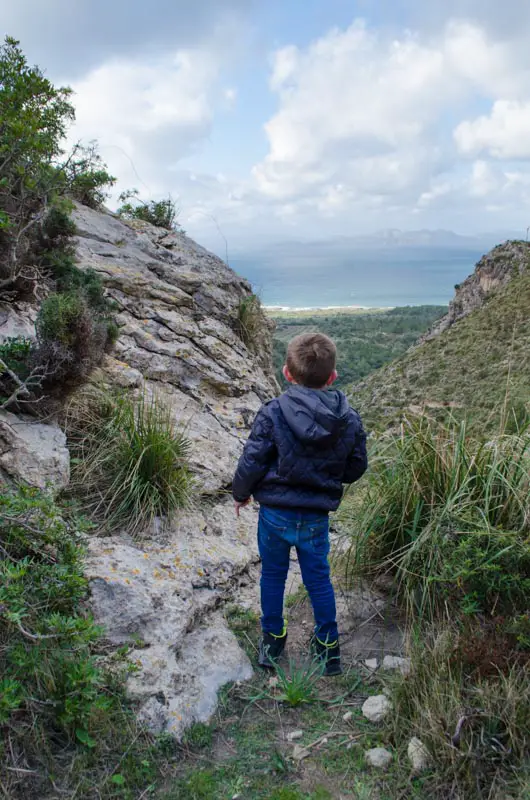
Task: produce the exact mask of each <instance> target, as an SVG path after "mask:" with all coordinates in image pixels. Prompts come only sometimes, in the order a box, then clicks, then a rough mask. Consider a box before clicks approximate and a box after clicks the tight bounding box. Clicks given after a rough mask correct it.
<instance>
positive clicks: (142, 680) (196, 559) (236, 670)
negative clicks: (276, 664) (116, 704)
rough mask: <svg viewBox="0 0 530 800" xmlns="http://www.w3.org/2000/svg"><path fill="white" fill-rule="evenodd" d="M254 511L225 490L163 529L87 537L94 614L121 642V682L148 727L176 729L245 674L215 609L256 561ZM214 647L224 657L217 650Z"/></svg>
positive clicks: (205, 712) (203, 714) (203, 712)
mask: <svg viewBox="0 0 530 800" xmlns="http://www.w3.org/2000/svg"><path fill="white" fill-rule="evenodd" d="M255 528H256V519H255V515H254V514H252V513H251V512H250V511H249V513H248V514H245V516H244V517H243V516H242V517H241V518H240V519H238V520H236V519H235V517H234V513H233V508H232V504H231V502H230V501H229V499H225V500H224V501H222V502H218V503H216V504H214V505H212V506H210V507H203V508H202V509H201V510H195V511H189V512H186V513H183V514H181V515H180V517H179V519H178V520H177V521H176V522H175V524H174V526H173V527H172V529H171V530H170V531H168V532H167V533H166V534H165V535H164V536H163V537H161V536H156V534H155V535H153V534H152V535H151V537H150V539H148V538H147V537H146V538H144V539H143V540H142V541H141V542H135V541H132V540H129V539H127V538H126V537H124V536H115V537H110V538H100V539H98V538H92V539H90V540H89V545H88V547H89V557H88V562H87V574H88V577H89V579H90V583H91V589H92V607H93V610H94V614H95V617H96V621H97V622H99V623H101V624H102V625H103V626H104V627H105V630H106V635H107V637H108V638H109V639H110V641H111V642H112V643H114V644H124V643H129V644H130V645H131V647H132V649H131V651H130V654H129V658H130V660H131V662H132V664H133V665H134V666H135V667H136V671H135V672H134V673H133V675H132V677H131V678H130V680H129V690H130V692H131V694H132V695H133V696H134V697H135V698H136V699H137V701H138V703H139V715H140V718H141V719H143V720H144V721H145V722H146V723H147V724H148V725H149V727H150V728H151V729H152V730H154V731H156V732H158V733H160V732H162V731H166V732H169V733H172V734H174V735H176V736H180V735H181V733H182V732H183V731H184V730H185V728H186V727H188V726H189V725H190V724H191V723H193V722H196V721H205V720H206V719H207V717H208V716H209V715H210V714H211V713H212V712H213V711H214V710H215V706H216V697H217V691H218V689H219V688H220V687H221V686H222V685H223V684H224V683H227V682H228V681H238V680H243V679H245V678H248V677H250V675H251V674H252V669H251V667H250V664H249V661H248V658H247V656H246V655H245V653H244V652H243V651H242V650H241V649H240V648H239V645H238V644H237V641H236V640H235V638H234V637H233V635H232V633H231V632H230V631H229V629H228V627H227V625H226V622H225V620H224V618H223V616H222V614H220V613H215V611H216V609H217V608H218V607H219V606H220V605H221V604H222V603H223V601H224V600H227V599H231V598H232V597H233V596H234V595H236V594H237V590H238V586H239V584H240V582H241V581H244V580H245V574H246V572H247V570H248V568H249V566H250V565H251V564H252V563H253V562H254V561H256V560H257V549H256V544H255V539H256V536H255ZM221 654H222V656H221Z"/></svg>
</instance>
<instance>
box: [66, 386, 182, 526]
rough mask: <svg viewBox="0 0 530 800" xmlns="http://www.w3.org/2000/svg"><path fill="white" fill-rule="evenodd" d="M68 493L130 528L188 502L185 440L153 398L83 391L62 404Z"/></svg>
mask: <svg viewBox="0 0 530 800" xmlns="http://www.w3.org/2000/svg"><path fill="white" fill-rule="evenodd" d="M67 432H68V438H69V443H70V448H71V452H72V456H73V471H72V482H71V486H72V490H73V491H74V493H75V494H77V495H78V496H79V497H80V498H81V500H82V503H83V505H84V508H85V509H86V511H88V512H90V513H91V514H92V515H94V516H95V517H97V518H100V519H101V520H102V522H103V523H104V524H105V525H106V526H107V527H109V528H119V527H126V528H127V530H129V531H131V532H137V531H139V530H140V529H142V528H146V527H147V526H148V525H149V524H150V523H151V522H152V521H153V519H154V518H155V517H168V518H171V516H172V515H173V514H174V513H175V512H176V511H177V510H178V509H180V508H183V507H184V506H186V505H187V504H188V502H189V499H190V493H191V487H192V477H191V473H190V470H189V466H188V456H189V452H190V443H189V440H188V439H187V438H186V436H185V433H184V432H183V431H182V430H181V429H179V428H178V426H177V424H176V423H175V421H174V419H173V415H172V412H171V408H170V406H169V405H168V404H167V403H166V402H165V401H163V400H162V399H161V398H160V397H159V396H157V395H156V394H155V395H152V396H148V395H147V394H143V395H140V397H139V398H134V397H133V396H131V395H127V394H124V395H122V396H115V395H111V394H108V393H105V392H103V391H99V390H93V389H92V390H89V391H86V392H84V393H81V394H79V395H78V396H77V398H76V400H75V401H74V402H73V403H72V404H71V405H70V408H69V412H68V416H67Z"/></svg>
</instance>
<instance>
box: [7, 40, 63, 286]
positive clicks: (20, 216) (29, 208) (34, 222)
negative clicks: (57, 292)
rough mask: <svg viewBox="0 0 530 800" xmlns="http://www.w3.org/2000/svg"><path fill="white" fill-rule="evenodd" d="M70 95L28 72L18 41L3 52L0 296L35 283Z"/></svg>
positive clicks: (38, 74) (9, 42)
mask: <svg viewBox="0 0 530 800" xmlns="http://www.w3.org/2000/svg"><path fill="white" fill-rule="evenodd" d="M70 94H71V91H70V89H67V88H64V87H62V88H60V89H56V88H55V87H54V86H53V85H52V83H50V81H49V80H47V79H46V78H45V77H44V76H43V74H42V72H41V71H40V70H39V69H38V68H37V67H29V66H28V64H27V61H26V59H25V57H24V55H23V53H22V51H21V50H20V48H19V47H18V42H17V41H16V40H15V39H12V38H9V37H7V38H6V39H5V42H4V44H3V45H2V46H1V47H0V119H1V120H2V124H1V126H0V290H2V289H4V290H6V289H10V290H11V289H16V290H17V291H20V290H21V289H22V288H23V287H24V286H25V285H27V283H28V282H29V283H32V282H33V281H34V280H35V277H36V276H35V273H34V270H31V268H30V267H29V266H28V256H29V254H30V253H31V250H32V248H33V245H34V241H35V235H36V231H37V229H38V226H39V224H40V223H41V221H42V219H43V217H44V216H45V214H46V207H47V205H48V202H49V200H50V199H51V197H52V196H53V194H54V193H55V191H56V185H57V173H56V170H55V169H54V166H53V165H54V162H55V161H56V160H57V159H58V157H59V156H60V155H61V152H62V151H61V141H62V139H63V137H64V135H65V133H66V129H67V126H68V124H69V123H70V122H71V120H72V119H73V118H74V109H73V107H72V105H71V103H70V100H69V98H70Z"/></svg>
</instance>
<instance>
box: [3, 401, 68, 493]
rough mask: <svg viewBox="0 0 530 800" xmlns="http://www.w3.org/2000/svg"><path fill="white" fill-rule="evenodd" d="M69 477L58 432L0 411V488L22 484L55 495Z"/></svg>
mask: <svg viewBox="0 0 530 800" xmlns="http://www.w3.org/2000/svg"><path fill="white" fill-rule="evenodd" d="M69 477H70V454H69V452H68V449H67V447H66V436H65V435H64V433H63V432H62V430H61V429H60V428H58V427H57V426H56V425H46V424H44V423H42V422H38V421H36V420H35V419H34V418H33V417H23V416H18V417H17V416H15V414H10V413H9V412H7V411H2V410H0V488H1V485H2V483H3V482H5V483H10V482H17V483H20V482H22V483H25V484H27V485H28V486H35V487H37V488H38V489H46V490H49V491H52V492H54V493H55V492H59V491H60V490H61V489H64V488H65V486H67V485H68V480H69Z"/></svg>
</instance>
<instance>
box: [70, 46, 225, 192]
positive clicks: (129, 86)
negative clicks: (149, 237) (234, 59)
mask: <svg viewBox="0 0 530 800" xmlns="http://www.w3.org/2000/svg"><path fill="white" fill-rule="evenodd" d="M223 63H224V53H223V51H222V50H219V49H218V48H216V47H215V42H210V44H209V46H206V47H201V48H194V49H187V50H184V49H181V50H178V51H177V52H175V53H173V54H172V55H168V56H165V57H163V58H159V59H156V60H148V61H146V60H132V59H120V60H114V61H110V62H107V63H105V64H103V65H101V66H100V67H98V68H96V69H94V70H92V71H91V72H89V73H88V74H87V75H86V76H85V77H84V78H83V79H82V80H79V81H77V82H76V83H74V84H73V89H74V91H75V98H74V102H75V106H76V124H75V126H74V127H73V128H72V130H71V132H70V136H69V139H70V141H71V142H73V141H77V140H78V139H81V140H83V141H85V142H86V141H89V140H91V139H97V140H98V143H99V149H100V152H101V154H102V156H103V158H104V160H105V161H106V162H107V164H108V166H109V169H110V171H111V172H112V173H113V174H115V175H117V176H119V179H120V180H119V185H118V188H117V190H116V192H115V195H114V196H115V197H116V196H117V194H118V193H119V190H122V189H124V188H131V186H136V187H137V188H139V189H140V191H141V195H142V196H143V197H152V196H157V195H160V194H167V192H168V191H172V192H173V193H175V190H177V191H176V193H177V194H178V193H179V191H178V181H176V179H175V172H174V171H175V166H176V164H177V163H178V162H179V161H181V160H182V159H183V158H185V157H186V156H189V155H190V153H193V152H194V151H195V150H196V149H197V148H198V147H200V146H201V144H202V143H203V142H204V141H205V140H206V139H207V137H208V135H209V134H210V131H211V128H212V124H213V120H214V116H215V111H216V109H225V110H227V109H229V108H230V106H231V105H232V104H233V103H234V102H235V99H236V96H235V92H234V91H233V90H231V89H228V90H227V89H226V88H225V87H223V85H222V79H221V76H222V67H223ZM176 184H177V185H176Z"/></svg>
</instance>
